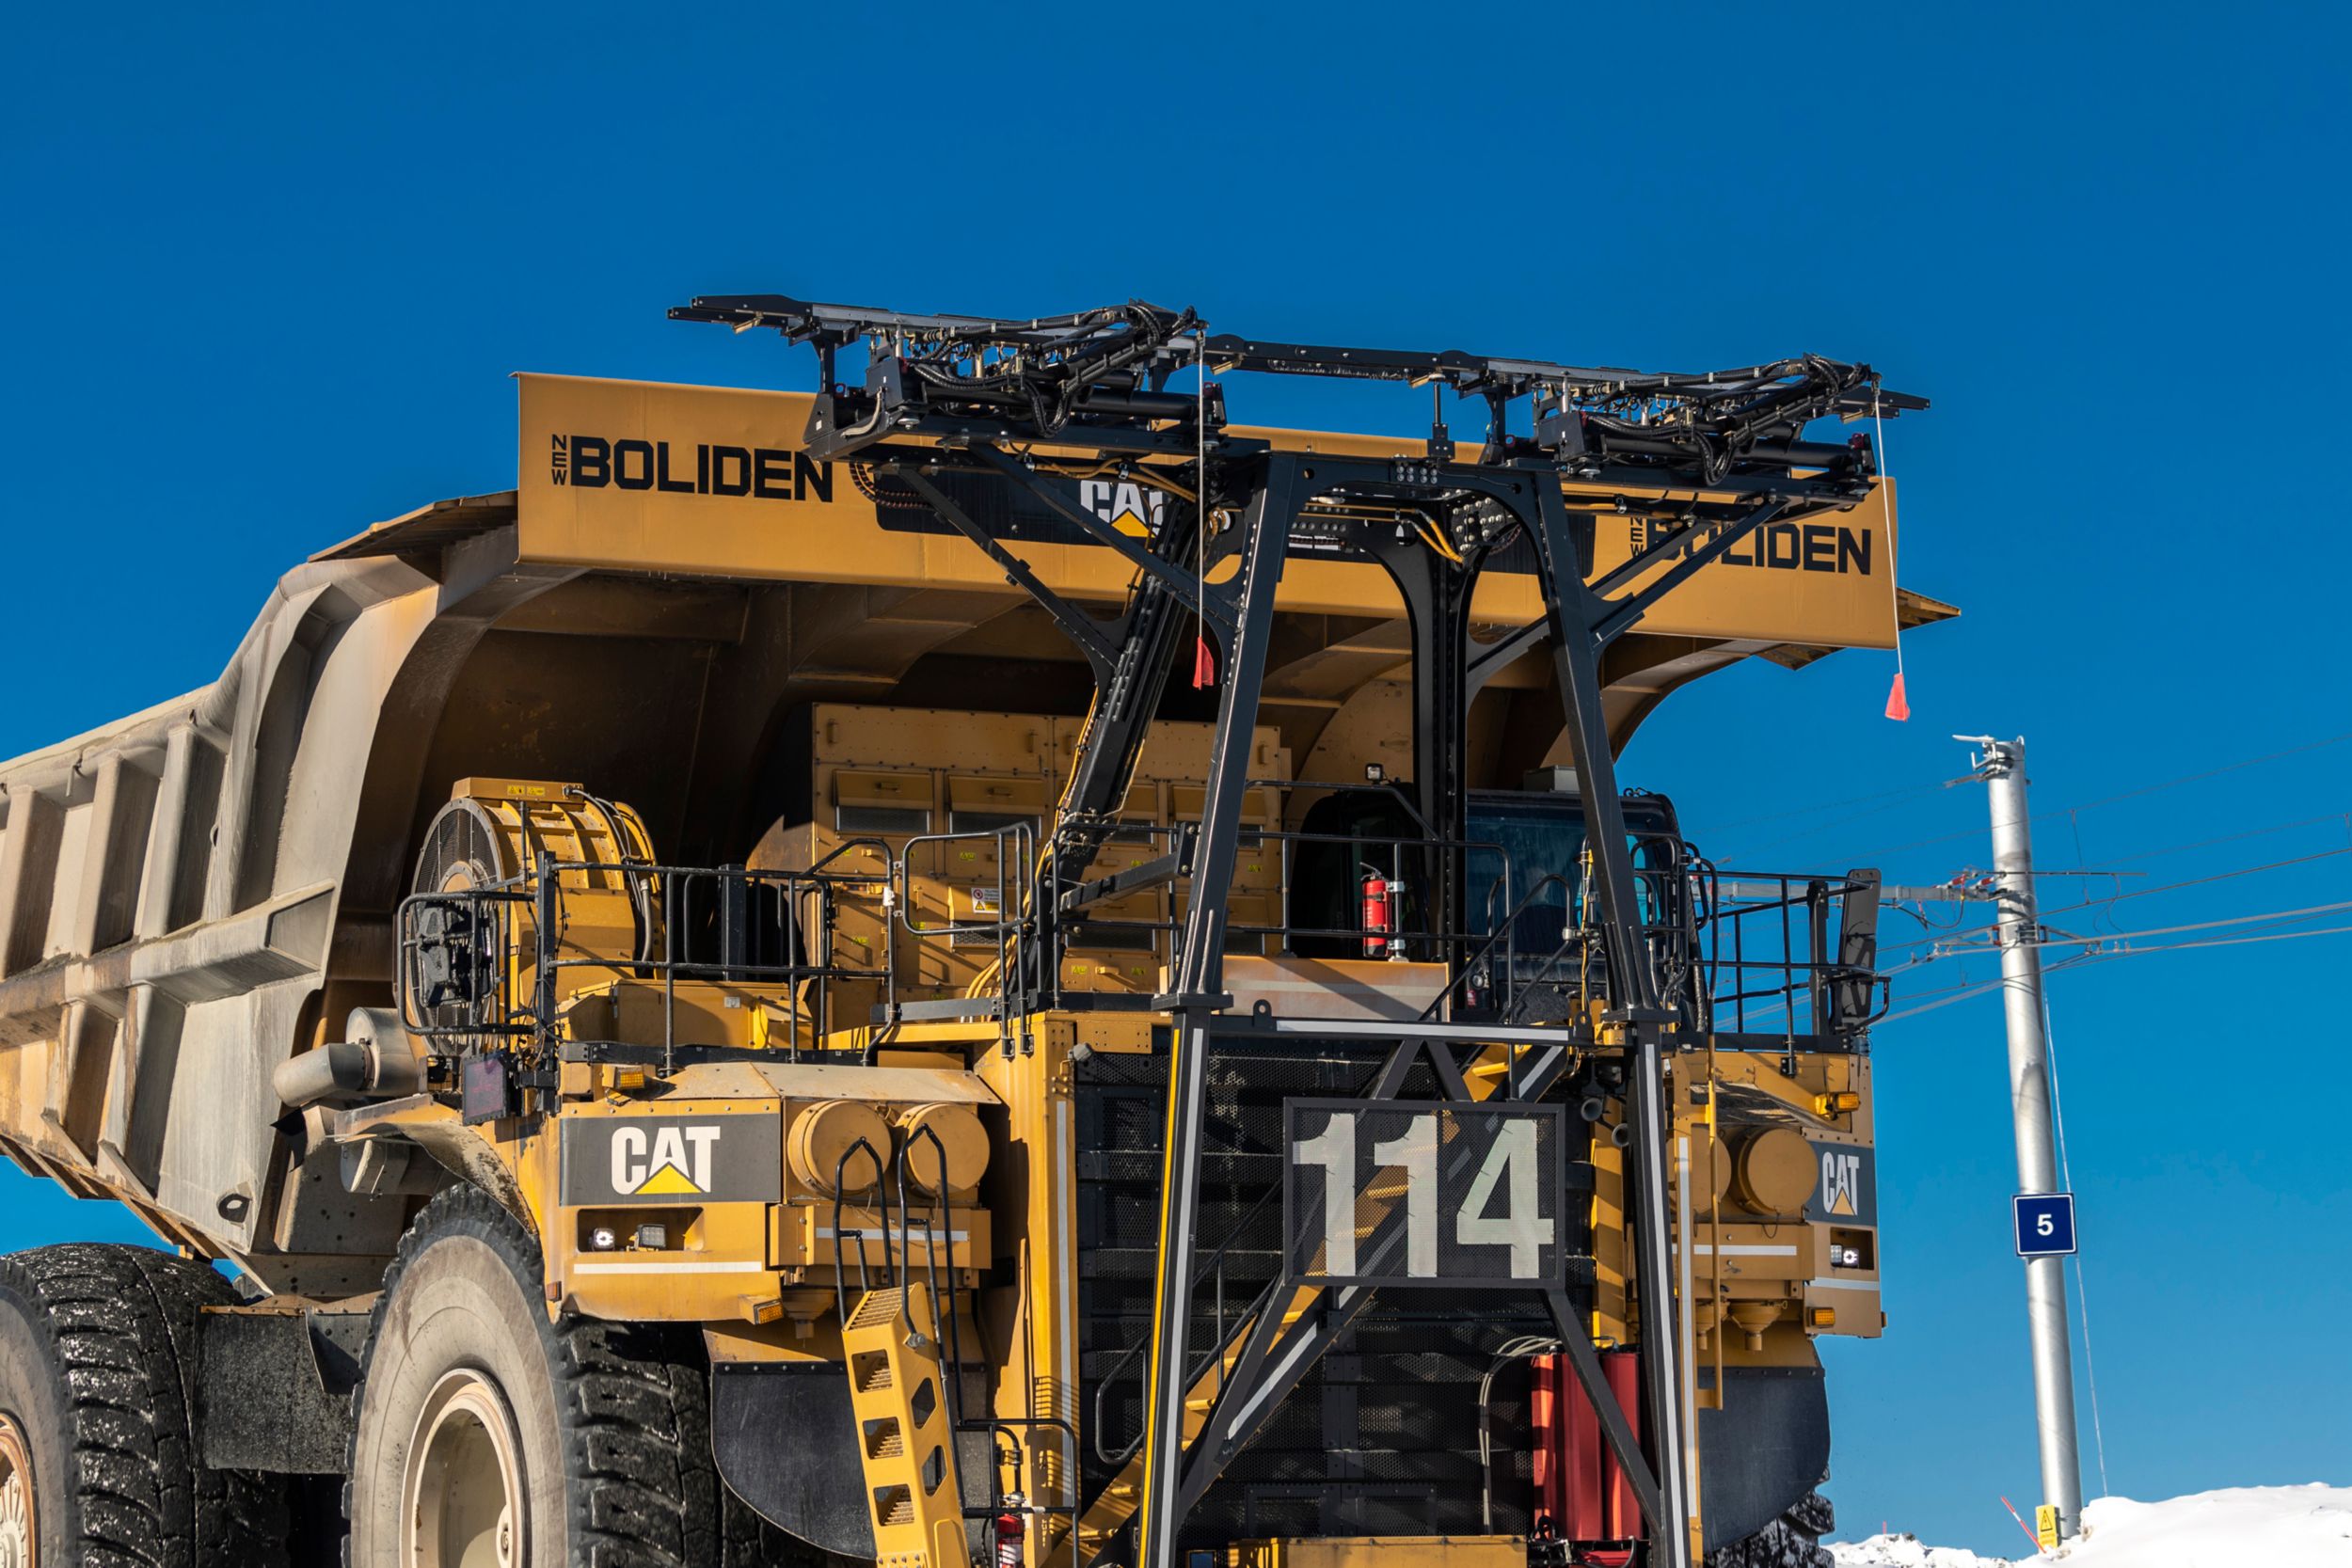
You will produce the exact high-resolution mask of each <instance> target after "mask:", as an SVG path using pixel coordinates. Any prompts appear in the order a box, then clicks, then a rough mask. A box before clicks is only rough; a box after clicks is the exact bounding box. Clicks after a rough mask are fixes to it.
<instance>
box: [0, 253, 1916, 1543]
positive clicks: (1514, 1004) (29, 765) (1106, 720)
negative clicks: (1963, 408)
mask: <svg viewBox="0 0 2352 1568" xmlns="http://www.w3.org/2000/svg"><path fill="white" fill-rule="evenodd" d="M676 314H679V315H681V316H683V317H685V318H687V319H691V320H707V321H720V322H725V323H728V324H731V325H736V326H737V327H739V328H747V327H773V328H776V329H778V330H780V331H782V332H783V333H784V334H785V336H786V337H787V339H788V340H791V341H799V342H805V343H809V344H812V345H814V346H815V348H816V349H817V351H818V356H819V360H820V365H821V375H820V388H821V389H820V390H819V391H818V392H817V393H816V394H814V395H811V394H795V393H788V392H776V391H746V390H728V389H717V388H689V387H673V386H650V385H642V384H632V383H625V382H612V381H595V380H580V379H571V378H562V377H551V376H525V377H523V378H521V381H520V404H521V409H520V432H521V434H520V456H519V468H518V476H519V477H518V483H517V486H516V489H515V490H513V491H509V492H504V493H501V494H495V495H482V496H474V497H469V498H466V499H455V500H449V501H442V502H438V503H436V504H434V505H430V506H426V507H424V508H422V509H421V510H419V511H417V512H414V513H411V514H409V515H406V516H404V517H400V518H397V519H394V520H393V521H390V522H388V523H385V524H382V525H379V526H377V527H375V528H372V529H370V530H368V531H366V532H364V533H362V534H360V535H358V537H356V538H353V539H350V540H348V541H346V542H345V543H343V544H342V545H339V546H334V547H333V548H330V549H326V550H324V551H322V552H321V553H320V554H318V555H317V556H315V557H313V558H312V559H311V560H310V562H307V563H305V564H303V565H300V566H298V567H296V568H295V569H294V570H293V571H291V572H289V573H288V574H287V575H286V576H285V577H284V578H281V579H280V581H279V583H278V588H277V590H276V592H275V594H273V595H272V596H271V598H270V601H269V603H268V604H267V606H266V607H265V608H264V610H262V614H261V616H260V618H259V619H258V620H257V621H256V622H255V624H254V626H253V629H252V631H251V632H250V633H249V634H248V636H247V637H246V640H245V641H244V643H243V644H242V645H241V646H240V647H239V649H238V650H237V652H236V655H235V657H233V658H232V659H231V660H230V664H229V667H228V669H227V670H226V672H225V673H223V674H222V676H221V678H220V679H219V680H218V681H216V682H215V683H214V684H213V685H211V686H208V687H206V688H204V689H201V690H199V691H196V692H193V693H191V694H189V695H188V696H185V697H183V698H180V699H178V700H176V701H173V702H169V703H165V704H163V705H159V706H156V707H154V708H151V709H150V710H148V711H146V712H144V713H140V714H137V715H135V716H133V717H131V718H129V719H126V720H122V721H119V722H116V723H113V724H110V725H107V726H105V727H103V728H101V729H98V730H94V731H92V732H90V733H88V734H87V735H84V736H78V737H76V738H74V739H72V740H70V741H66V742H64V743H62V744H60V745H57V746H55V747H52V748H50V749H48V750H46V751H42V752H35V753H33V754H31V755H27V756H24V757H21V758H18V759H17V760H15V761H13V762H9V763H7V764H6V765H5V766H0V785H5V802H6V806H5V809H6V816H5V819H4V821H0V1149H4V1150H5V1151H6V1153H7V1154H8V1156H9V1157H10V1158H11V1159H12V1160H13V1161H14V1162H15V1163H16V1164H18V1165H19V1166H21V1167H22V1168H23V1169H24V1170H25V1171H27V1172H29V1173H32V1174H34V1175H37V1176H41V1177H45V1178H48V1179H50V1180H54V1181H56V1182H57V1183H58V1184H59V1185H61V1186H63V1187H64V1188H66V1189H67V1190H68V1191H69V1192H71V1193H72V1194H74V1195H75V1196H82V1197H89V1198H109V1199H113V1200H115V1201H117V1202H119V1203H122V1204H125V1205H127V1206H129V1207H130V1208H131V1209H132V1210H134V1211H135V1212H136V1213H137V1214H138V1215H139V1216H140V1217H141V1218H142V1219H143V1220H145V1221H146V1222H147V1223H148V1224H149V1225H150V1226H151V1227H153V1228H154V1230H155V1231H156V1232H157V1233H158V1234H159V1235H160V1236H161V1237H162V1238H163V1240H164V1241H165V1242H166V1243H167V1244H168V1245H169V1246H170V1247H172V1248H174V1249H176V1251H177V1254H178V1256H176V1257H174V1256H172V1255H170V1254H168V1253H158V1252H154V1251H151V1250H145V1249H130V1248H118V1247H107V1246H98V1245H88V1244H71V1245H64V1246H57V1247H51V1248H44V1249H40V1250H37V1251H32V1252H20V1253H17V1254H15V1255H13V1256H10V1257H8V1258H5V1259H0V1562H4V1563H10V1564H33V1565H36V1568H62V1565H64V1564H66V1563H69V1562H71V1563H76V1564H79V1563H84V1562H99V1561H107V1562H114V1561H125V1562H128V1561H141V1562H174V1563H183V1564H194V1565H210V1564H220V1565H228V1564H239V1565H244V1564H267V1563H270V1562H282V1561H295V1562H306V1563H311V1562H314V1563H322V1564H323V1563H329V1562H335V1561H338V1560H342V1561H347V1562H349V1563H351V1564H354V1565H360V1568H378V1565H383V1568H389V1565H392V1564H399V1565H402V1568H487V1565H499V1568H519V1565H524V1564H529V1565H533V1568H587V1565H590V1564H595V1565H598V1568H614V1565H637V1564H647V1565H663V1568H687V1565H693V1568H704V1565H707V1564H714V1563H723V1564H729V1565H741V1564H753V1563H774V1562H803V1561H810V1562H816V1561H850V1562H879V1563H882V1564H886V1565H892V1568H946V1565H948V1564H958V1565H961V1564H968V1563H971V1562H975V1561H984V1562H989V1563H993V1564H1016V1563H1028V1564H1039V1565H1054V1568H1063V1565H1068V1568H1080V1565H1091V1564H1102V1563H1119V1564H1135V1565H1140V1568H1174V1565H1176V1564H1179V1563H1181V1564H1184V1565H1186V1568H1189V1565H1191V1564H1195V1563H1202V1562H1215V1563H1233V1564H1256V1565H1265V1568H1272V1565H1276V1564H1292V1565H1298V1564H1327V1563H1328V1564H1340V1563H1347V1564H1359V1563H1399V1564H1402V1563H1413V1564H1420V1563H1425V1562H1438V1563H1446V1564H1454V1565H1477V1568H1487V1565H1494V1568H1501V1565H1504V1564H1508V1565H1510V1568H1523V1565H1527V1564H1537V1563H1541V1564H1566V1563H1569V1562H1581V1563H1592V1564H1623V1563H1627V1562H1629V1561H1633V1560H1641V1561H1645V1562H1650V1563H1659V1564H1677V1565H1678V1564H1687V1563H1691V1562H1693V1561H1695V1560H1699V1559H1701V1558H1706V1559H1708V1560H1713V1561H1717V1562H1722V1563H1734V1564H1744V1563H1752V1562H1763V1561H1772V1562H1783V1561H1791V1562H1796V1561H1807V1560H1813V1557H1814V1554H1813V1549H1812V1544H1811V1537H1812V1535H1813V1534H1816V1533H1818V1531H1819V1529H1820V1527H1821V1525H1822V1524H1823V1523H1824V1522H1825V1519H1826V1514H1825V1512H1824V1505H1822V1504H1821V1503H1820V1500H1819V1498H1818V1497H1816V1495H1815V1493H1814V1491H1813V1488H1814V1487H1815V1485H1816V1484H1817V1483H1818V1482H1819V1481H1821V1480H1822V1478H1823V1476H1824V1474H1825V1473H1826V1466H1827V1457H1828V1425H1827V1407H1826V1402H1825V1398H1824V1394H1823V1389H1822V1384H1821V1374H1820V1364H1819V1362H1818V1360H1817V1359H1816V1356H1815V1354H1814V1348H1813V1341H1814V1339H1815V1338H1817V1337H1819V1336H1820V1335H1824V1334H1849V1335H1861V1336H1865V1337H1867V1336H1874V1335H1876V1334H1877V1333H1878V1332H1879V1331H1880V1327H1881V1323H1882V1321H1883V1320H1882V1318H1881V1316H1880V1312H1879V1296H1878V1279H1879V1275H1878V1268H1877V1264H1878V1252H1877V1229H1876V1219H1875V1214H1874V1212H1873V1198H1872V1183H1871V1121H1870V1099H1869V1072H1868V1067H1869V1063H1868V1057H1867V1025H1868V1022H1869V1019H1870V1017H1871V1014H1872V1010H1873V997H1874V991H1875V985H1874V977H1873V974H1872V964H1873V960H1874V944H1873V934H1872V933H1873V925H1872V922H1873V918H1874V911H1875V909H1876V900H1877V887H1876V882H1875V879H1874V878H1873V877H1872V876H1871V875H1870V874H1868V873H1861V872H1856V873H1848V874H1842V875H1835V876H1824V877H1758V876H1755V875H1742V876H1739V877H1733V876H1731V875H1730V874H1727V873H1724V872H1721V871H1719V870H1718V869H1717V868H1716V867H1714V866H1713V865H1711V864H1710V863H1708V862H1707V861H1706V860H1705V859H1704V858H1703V857H1701V856H1700V855H1699V854H1698V853H1697V852H1696V851H1695V850H1694V849H1693V848H1692V845H1691V841H1690V840H1689V839H1688V838H1687V837H1686V836H1685V835H1684V832H1683V830H1682V825H1681V824H1680V822H1679V821H1678V820H1677V816H1676V814H1675V811H1674V808H1673V806H1672V804H1671V802H1670V801H1668V800H1666V799H1665V798H1663V797H1661V796H1656V795H1649V794H1645V793H1639V792H1632V793H1628V792H1624V791H1621V790H1620V789H1619V788H1618V786H1617V784H1616V783H1615V779H1614V773H1613V757H1614V753H1615V751H1616V749H1617V748H1618V747H1619V746H1620V745H1621V744H1622V743H1623V741H1624V739H1625V737H1626V736H1628V735H1629V733H1630V732H1631V730H1632V729H1633V727H1634V726H1635V725H1636V724H1637V723H1638V722H1639V721H1641V719H1642V718H1643V717H1644V716H1645V714H1646V713H1647V712H1648V711H1649V710H1650V709H1651V708H1652V707H1653V706H1654V705H1656V704H1657V703H1658V702H1659V701H1660V700H1661V698H1662V697H1663V696H1664V695H1665V694H1666V693H1667V692H1669V691H1670V690H1672V689H1674V688H1676V687H1677V686H1679V685H1681V684H1683V683H1684V682H1687V681H1689V680H1692V679H1693V678H1695V677H1697V676H1699V675H1702V674H1705V673H1708V672H1710V671H1714V670H1718V669H1722V668H1724V667H1726V666H1728V665H1731V664H1734V663H1736V662H1738V661H1740V660H1741V659H1744V658H1748V657H1765V658H1769V659H1772V660H1774V661H1776V662H1779V663H1782V664H1785V665H1788V666H1792V667H1793V666H1798V665H1802V664H1804V663H1805V662H1807V661H1808V660H1810V659H1812V658H1814V657H1819V656H1820V655H1821V654H1823V653H1825V652H1828V651H1830V650H1833V649H1836V648H1839V647H1853V646H1861V647H1883V646H1885V645H1887V644H1888V643H1889V642H1890V641H1891V640H1892V638H1893V637H1894V635H1895V632H1896V628H1897V624H1898V622H1901V623H1903V624H1916V623H1919V622H1923V621H1928V620H1932V619H1937V618H1940V617H1942V616H1944V615H1947V614H1948V613H1950V612H1949V610H1947V608H1946V607H1943V606H1939V605H1936V604H1935V603H1933V602H1932V601H1930V600H1926V599H1923V598H1920V597H1917V596H1915V595H1913V594H1908V593H1904V592H1902V591H1899V589H1897V588H1896V586H1895V583H1894V577H1893V573H1894V564H1895V534H1894V516H1893V512H1892V509H1891V498H1890V495H1889V492H1888V490H1887V488H1886V486H1885V485H1884V483H1883V482H1882V481H1881V480H1880V479H1879V477H1878V476H1877V474H1876V470H1875V464H1874V459H1873V456H1872V450H1871V445H1870V442H1869V440H1868V439H1867V431H1868V429H1869V425H1868V422H1867V421H1868V420H1869V419H1872V418H1879V417H1883V416H1885V415H1889V414H1893V413H1897V412H1900V411H1903V410H1905V409H1916V408H1918V407H1921V406H1923V404H1920V403H1919V402H1918V400H1916V399H1909V398H1901V397H1899V396H1898V395H1896V394H1893V393H1890V392H1887V391H1885V390H1883V388H1881V387H1880V386H1879V383H1878V380H1877V378H1876V377H1875V376H1874V375H1872V374H1871V373H1870V372H1868V371H1867V370H1866V369H1863V368H1860V367H1853V366H1846V365H1840V364H1837V363H1835V362H1832V361H1828V360H1821V359H1811V358H1808V359H1800V360H1790V361H1787V362H1784V363H1782V364H1779V365H1774V366H1762V367H1752V368H1749V369H1746V370H1742V371H1738V372H1719V373H1718V374H1717V375H1715V376H1711V377H1678V376H1637V375H1634V374H1632V373H1631V372H1616V371H1608V372H1601V371H1584V370H1577V369H1574V368H1572V367H1565V366H1555V365H1548V364H1543V363H1539V362H1536V361H1526V360H1508V361H1506V360H1492V359H1480V358H1474V357H1471V356H1463V355H1418V354H1392V353H1375V352H1373V351H1359V350H1335V349H1320V348H1314V347H1311V346H1307V345H1296V344H1267V343H1261V342H1257V341H1249V340H1240V339H1232V338H1222V337H1214V336H1212V335H1210V334H1209V333H1208V332H1207V331H1206V329H1205V328H1203V327H1202V326H1201V325H1200V323H1199V322H1198V321H1197V320H1196V319H1194V318H1193V317H1192V316H1191V315H1190V314H1189V313H1188V312H1170V311H1162V310H1157V309H1153V308H1151V307H1147V306H1126V307H1119V308H1114V309H1109V310H1105V311H1093V312H1086V313H1082V314H1079V315H1074V316H1071V317H1065V318H1057V319H1055V320H1051V321H1043V322H1039V321H1029V322H997V321H991V320H987V319H983V318H968V317H917V316H907V315H903V314H898V313H890V312H862V311H857V310H854V309H847V308H837V307H828V306H815V305H809V304H806V303H805V302H801V301H796V300H790V299H787V298H784V297H783V296H747V297H745V298H741V299H729V300H716V301H710V300H704V301H696V302H695V303H694V304H693V305H691V306H689V307H685V308H682V309H680V310H679V311H678V312H676ZM859 345H862V346H863V347H864V348H865V350H866V367H865V378H864V381H863V383H862V385H854V386H853V385H851V384H850V383H849V382H848V381H846V380H842V379H837V375H836V371H837V367H836V355H837V353H838V352H839V351H841V350H843V349H845V348H851V347H854V346H859ZM1251 372H1263V373H1277V374H1325V373H1332V374H1348V375H1375V376H1383V377H1388V378H1391V379H1396V380H1401V381H1406V382H1410V383H1420V384H1433V385H1435V386H1436V387H1437V388H1438V389H1439V390H1440V391H1442V390H1444V389H1446V388H1452V389H1453V390H1454V391H1456V392H1458V393H1461V394H1462V395H1464V396H1468V397H1471V398H1473V399H1482V400H1484V401H1485V403H1486V405H1487V409H1488V415H1489V420H1488V428H1487V434H1486V436H1485V437H1484V438H1483V441H1482V443H1481V444H1480V445H1479V446H1477V447H1475V448H1471V447H1468V446H1465V447H1463V448H1460V449H1457V448H1456V447H1455V445H1454V441H1453V440H1452V438H1451V436H1449V434H1448V433H1447V432H1446V430H1445V429H1444V428H1442V427H1441V426H1440V427H1438V428H1437V429H1434V430H1433V431H1432V432H1431V434H1430V436H1427V437H1426V438H1423V437H1420V436H1415V437H1411V438H1396V437H1388V436H1337V435H1316V434H1302V433H1295V432H1279V431H1267V430H1259V429H1253V428H1250V427H1246V426H1241V425H1237V424H1232V423H1229V422H1228V421H1227V420H1226V418H1225V406H1224V404H1225V389H1226V388H1227V387H1228V386H1229V385H1244V384H1246V383H1243V382H1239V381H1232V380H1229V379H1227V378H1229V377H1234V376H1241V375H1245V374H1247V373H1251ZM1213 377H1215V378H1216V379H1212V378H1213ZM1839 417H1843V418H1844V419H1846V420H1848V421H1849V423H1850V425H1851V426H1852V427H1853V429H1854V432H1855V434H1854V436H1853V438H1851V439H1842V438H1841V439H1836V440H1829V441H1816V440H1811V439H1809V438H1808V436H1807V428H1806V427H1807V425H1808V423H1809V422H1810V421H1814V420H1831V419H1836V418H1839ZM1857 421H1858V422H1857ZM1515 422H1518V423H1524V424H1526V425H1527V426H1529V427H1530V433H1529V434H1525V435H1520V434H1514V433H1513V430H1512V426H1513V424H1514V423H1515ZM215 1265H217V1266H215ZM231 1279H233V1280H234V1281H235V1282H236V1283H235V1285H234V1287H232V1286H231V1284H230V1280H231ZM339 1505H340V1506H339ZM339 1551H340V1552H341V1553H342V1554H343V1555H342V1556H341V1557H339V1556H338V1553H339Z"/></svg>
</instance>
